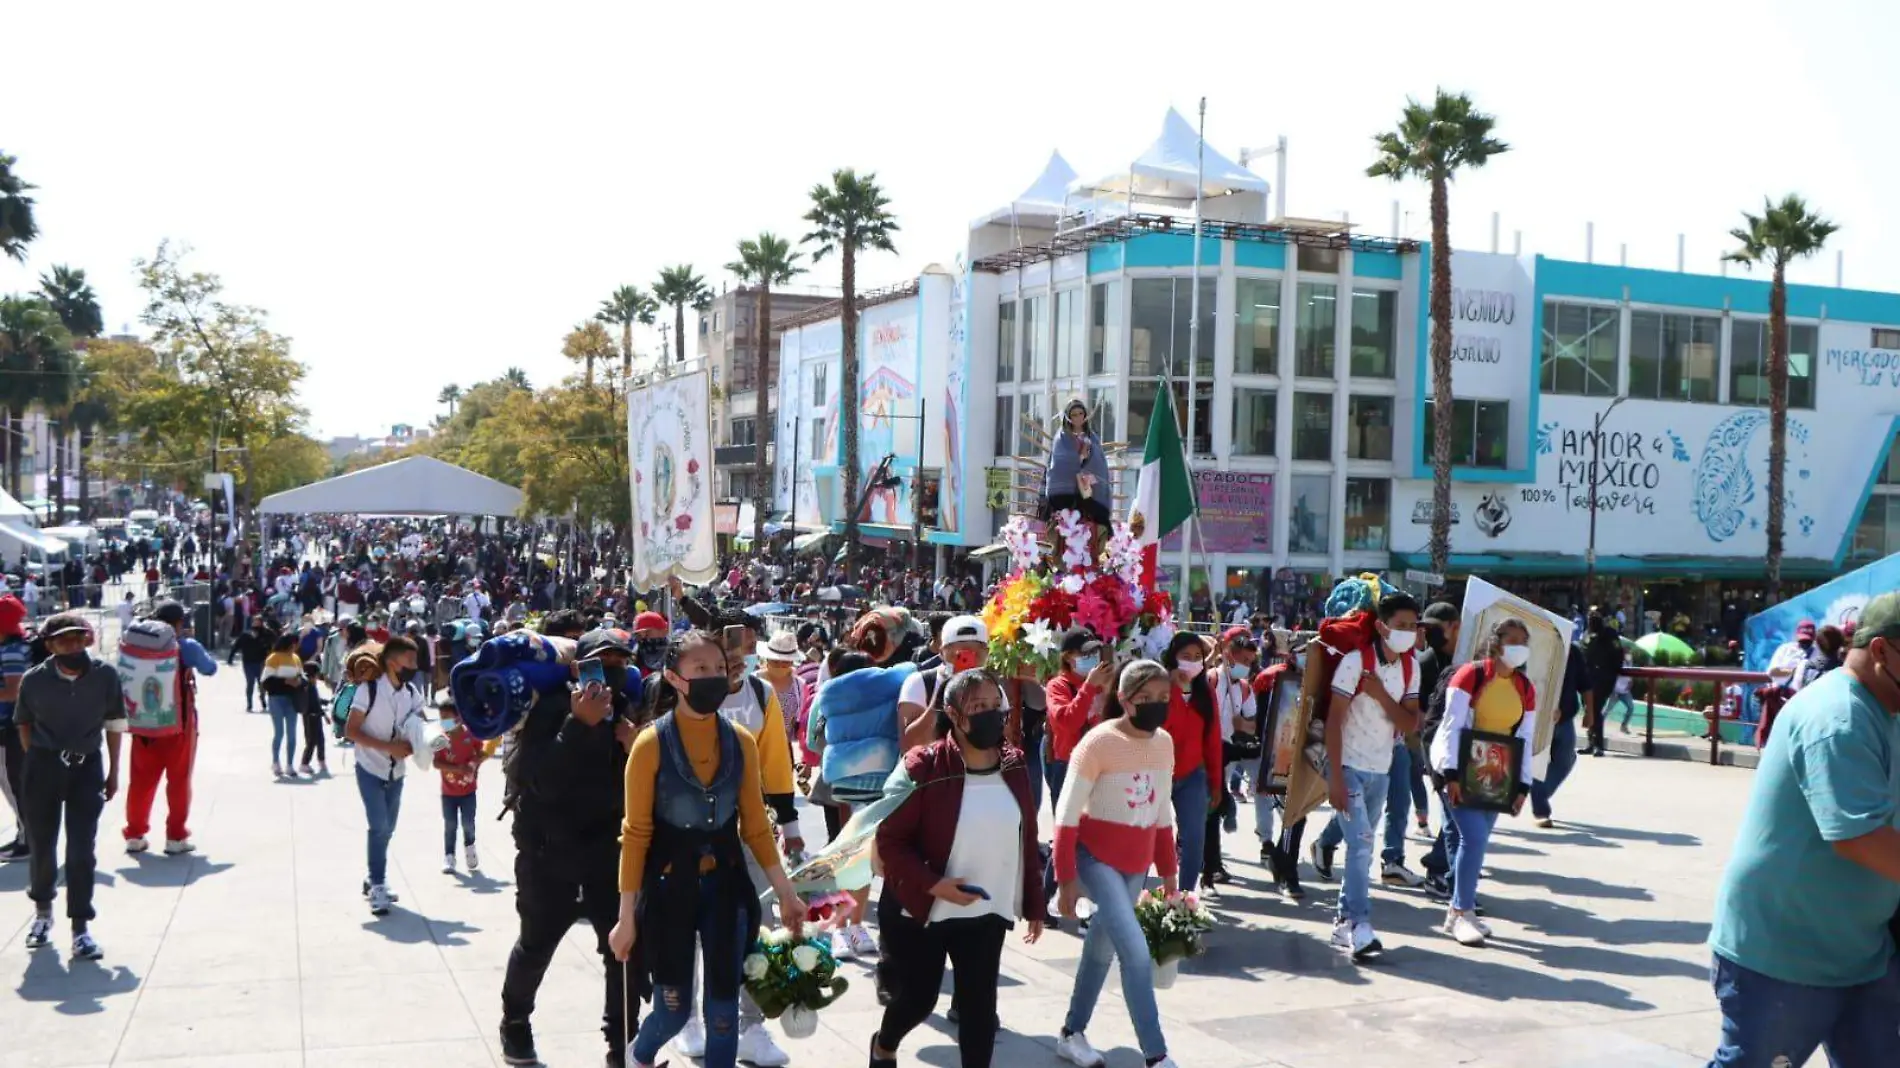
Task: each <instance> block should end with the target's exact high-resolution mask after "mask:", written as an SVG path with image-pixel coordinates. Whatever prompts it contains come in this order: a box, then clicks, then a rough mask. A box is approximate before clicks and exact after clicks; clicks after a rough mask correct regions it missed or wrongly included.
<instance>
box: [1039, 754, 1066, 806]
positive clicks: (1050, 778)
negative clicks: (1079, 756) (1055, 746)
mask: <svg viewBox="0 0 1900 1068" xmlns="http://www.w3.org/2000/svg"><path fill="white" fill-rule="evenodd" d="M1042 781H1043V782H1044V783H1046V784H1047V785H1048V787H1049V810H1050V811H1051V812H1053V811H1055V810H1056V809H1057V808H1058V807H1059V806H1060V805H1061V804H1062V784H1063V783H1065V782H1068V781H1069V762H1068V761H1066V760H1057V759H1055V758H1054V757H1050V758H1049V759H1048V760H1045V761H1043V763H1042Z"/></svg>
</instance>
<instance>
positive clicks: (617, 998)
mask: <svg viewBox="0 0 1900 1068" xmlns="http://www.w3.org/2000/svg"><path fill="white" fill-rule="evenodd" d="M516 818H517V819H519V818H520V817H518V816H517V817H516ZM516 845H517V851H516V853H515V912H516V913H517V914H518V915H519V916H520V917H521V933H520V935H519V936H518V937H517V938H516V939H515V948H514V949H513V950H512V951H510V952H509V954H508V971H507V973H506V975H505V976H504V977H503V978H502V982H501V1017H502V1019H504V1020H527V1019H528V1018H529V1017H530V1016H532V1015H534V996H535V994H536V993H537V992H538V991H539V990H540V989H541V979H542V977H543V976H545V975H546V974H547V971H548V964H549V963H550V962H551V961H553V960H554V953H555V951H556V950H558V949H560V948H561V939H562V938H563V937H565V936H566V935H567V931H568V928H570V927H572V926H574V921H575V920H577V919H580V918H583V917H584V918H585V919H586V920H587V922H588V923H590V924H593V927H594V936H595V939H596V941H597V942H598V943H599V947H600V959H601V961H602V962H603V963H605V965H606V967H607V1000H606V1008H605V1011H604V1012H603V1013H602V1014H601V1031H602V1033H603V1034H605V1035H606V1036H607V1048H608V1049H609V1050H611V1051H614V1052H616V1053H618V1052H622V1051H624V1049H625V1048H626V1040H627V1035H628V1033H629V1032H630V1031H632V1030H635V1029H637V1027H638V1024H639V1015H638V1013H637V1012H634V1013H631V1014H630V1013H629V1012H628V1005H627V995H626V991H625V989H624V987H623V985H622V977H623V976H624V975H625V972H623V971H622V970H621V964H620V962H619V961H617V960H615V959H614V955H613V950H612V949H611V948H609V947H608V944H607V934H608V932H610V931H612V930H613V927H614V924H615V923H616V922H617V921H618V920H619V919H620V873H619V872H618V871H617V870H616V868H615V866H614V865H615V861H616V860H617V859H618V854H616V853H614V852H612V851H602V852H601V857H602V858H603V860H604V863H601V864H598V865H596V866H597V867H599V869H600V870H598V871H588V872H586V873H585V876H584V877H580V876H576V875H575V873H574V871H573V870H572V869H573V867H574V865H571V864H567V863H561V862H558V861H557V860H556V859H555V858H551V857H550V856H549V855H548V852H547V851H546V850H544V849H537V848H533V847H530V846H529V845H527V844H525V843H523V842H521V841H520V839H519V837H517V841H516ZM560 859H561V860H565V859H567V858H560Z"/></svg>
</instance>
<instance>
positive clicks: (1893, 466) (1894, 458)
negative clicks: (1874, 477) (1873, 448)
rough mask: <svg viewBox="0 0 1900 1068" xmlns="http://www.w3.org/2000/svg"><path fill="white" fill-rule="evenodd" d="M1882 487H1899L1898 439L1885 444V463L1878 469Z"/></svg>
mask: <svg viewBox="0 0 1900 1068" xmlns="http://www.w3.org/2000/svg"><path fill="white" fill-rule="evenodd" d="M1879 482H1880V484H1881V485H1883V486H1900V437H1896V438H1894V439H1893V440H1892V441H1891V442H1888V443H1887V461H1886V463H1885V464H1884V465H1883V466H1882V467H1881V469H1880V478H1879Z"/></svg>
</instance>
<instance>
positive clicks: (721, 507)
mask: <svg viewBox="0 0 1900 1068" xmlns="http://www.w3.org/2000/svg"><path fill="white" fill-rule="evenodd" d="M713 533H714V534H737V533H739V506H738V505H736V504H715V505H713Z"/></svg>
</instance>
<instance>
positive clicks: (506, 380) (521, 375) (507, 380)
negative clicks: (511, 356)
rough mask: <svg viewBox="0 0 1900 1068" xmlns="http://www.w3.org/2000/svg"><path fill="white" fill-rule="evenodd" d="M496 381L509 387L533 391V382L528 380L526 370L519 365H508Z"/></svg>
mask: <svg viewBox="0 0 1900 1068" xmlns="http://www.w3.org/2000/svg"><path fill="white" fill-rule="evenodd" d="M496 381H497V382H500V383H501V384H502V385H504V386H507V387H508V388H509V389H525V390H527V391H529V392H530V393H532V392H534V383H532V382H529V381H528V372H526V371H523V370H522V369H521V368H519V367H510V368H508V369H507V370H506V371H503V372H502V373H501V377H500V378H498V379H496Z"/></svg>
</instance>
